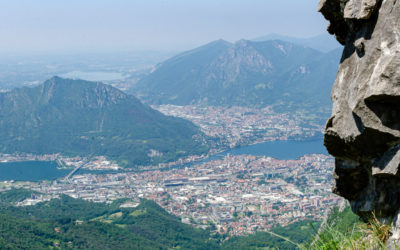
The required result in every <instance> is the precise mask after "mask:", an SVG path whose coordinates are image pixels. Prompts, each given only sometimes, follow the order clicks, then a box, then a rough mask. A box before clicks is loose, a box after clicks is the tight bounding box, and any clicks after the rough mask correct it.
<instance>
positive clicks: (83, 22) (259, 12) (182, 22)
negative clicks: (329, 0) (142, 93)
mask: <svg viewBox="0 0 400 250" xmlns="http://www.w3.org/2000/svg"><path fill="white" fill-rule="evenodd" d="M0 2H1V8H0V37H1V39H0V52H15V51H60V50H62V51H71V50H73V51H86V50H88V51H91V50H109V51H114V50H115V51H118V50H182V49H188V48H192V47H195V46H198V45H201V44H204V43H207V42H210V41H212V40H216V39H220V38H222V39H225V40H228V41H236V40H239V39H241V38H246V39H251V38H255V37H259V36H263V35H266V34H269V33H279V34H283V35H291V36H297V37H309V36H314V35H318V34H321V33H324V32H325V30H326V26H327V23H326V21H325V20H324V19H323V18H322V16H321V15H320V14H319V13H317V11H316V9H317V5H318V0H0Z"/></svg>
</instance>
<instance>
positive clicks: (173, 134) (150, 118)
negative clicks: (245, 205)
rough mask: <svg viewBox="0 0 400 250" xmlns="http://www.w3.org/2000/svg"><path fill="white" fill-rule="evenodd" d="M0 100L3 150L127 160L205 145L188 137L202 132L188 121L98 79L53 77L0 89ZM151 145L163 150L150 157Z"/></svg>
mask: <svg viewBox="0 0 400 250" xmlns="http://www.w3.org/2000/svg"><path fill="white" fill-rule="evenodd" d="M0 104H1V105H0V109H1V112H0V149H1V150H0V152H4V153H14V152H26V153H34V154H49V153H62V154H66V155H85V156H87V155H105V156H107V157H109V158H111V159H115V160H117V161H119V162H120V163H122V164H123V165H127V164H147V163H150V162H152V163H157V162H162V161H168V160H175V159H177V158H178V157H182V156H186V155H188V154H191V153H193V154H197V153H199V154H201V153H204V152H205V150H206V149H207V146H205V145H203V144H202V143H201V142H198V141H195V140H194V139H193V137H194V136H196V135H197V136H198V135H200V137H202V135H201V132H200V131H199V130H198V128H197V127H195V126H194V125H193V124H192V123H190V122H188V121H184V120H182V119H178V118H172V117H167V116H164V115H162V114H161V113H159V112H158V111H155V110H153V109H151V108H150V107H149V106H146V105H143V104H142V103H141V102H140V101H139V100H137V99H136V98H135V97H134V96H131V95H127V94H125V93H123V92H122V91H120V90H118V89H116V88H114V87H112V86H109V85H106V84H103V83H100V82H89V81H84V80H71V79H64V78H60V77H53V78H51V79H49V80H47V81H46V82H44V83H43V84H41V85H39V86H36V87H33V88H27V87H25V88H20V89H15V90H13V91H11V92H7V93H0ZM196 138H197V137H196ZM151 150H156V151H158V152H160V155H162V156H160V157H158V158H154V159H153V158H151V157H150V156H148V154H149V152H151ZM177 152H181V153H177ZM178 154H179V156H178Z"/></svg>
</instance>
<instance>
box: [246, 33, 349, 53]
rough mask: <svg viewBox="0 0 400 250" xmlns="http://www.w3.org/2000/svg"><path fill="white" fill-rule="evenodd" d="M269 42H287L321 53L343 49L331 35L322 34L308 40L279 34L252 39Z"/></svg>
mask: <svg viewBox="0 0 400 250" xmlns="http://www.w3.org/2000/svg"><path fill="white" fill-rule="evenodd" d="M269 40H281V41H285V42H290V43H294V44H297V45H302V46H306V47H309V48H313V49H316V50H319V51H321V52H329V51H331V50H334V49H337V48H341V47H342V45H341V44H340V43H339V42H338V41H337V40H336V39H335V38H334V37H333V36H331V35H329V34H321V35H318V36H313V37H308V38H298V37H291V36H283V35H279V34H274V33H273V34H269V35H266V36H262V37H257V38H255V39H252V41H255V42H262V41H269Z"/></svg>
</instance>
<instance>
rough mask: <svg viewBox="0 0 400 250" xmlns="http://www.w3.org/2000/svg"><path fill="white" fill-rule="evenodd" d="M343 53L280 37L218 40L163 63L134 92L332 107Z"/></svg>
mask: <svg viewBox="0 0 400 250" xmlns="http://www.w3.org/2000/svg"><path fill="white" fill-rule="evenodd" d="M340 54H341V51H340V49H337V50H333V51H331V52H329V53H322V52H320V51H317V50H315V49H311V48H309V47H305V46H299V45H295V44H293V43H289V42H283V41H279V40H272V41H263V42H254V41H247V40H240V41H238V42H236V43H235V44H231V43H228V42H226V41H223V40H218V41H215V42H212V43H209V44H207V45H204V46H202V47H200V48H197V49H194V50H191V51H188V52H184V53H182V54H180V55H177V56H175V57H173V58H171V59H169V60H167V61H165V62H163V63H161V64H159V65H158V66H157V68H156V69H155V70H154V72H152V73H151V74H149V75H147V76H146V77H144V78H143V79H141V80H140V81H139V82H138V83H137V84H136V85H135V86H134V87H132V89H131V90H130V91H131V93H134V94H135V95H137V96H139V97H140V98H141V99H143V100H144V101H145V102H148V103H152V104H176V105H187V104H195V103H198V104H208V105H228V106H229V105H240V106H255V107H264V106H266V105H274V106H275V107H276V108H280V109H285V110H293V109H299V108H300V109H302V108H307V107H326V108H327V107H329V106H330V98H329V96H330V89H331V86H332V84H333V82H334V80H335V78H336V72H337V64H338V61H339V59H340ZM327 109H329V108H327Z"/></svg>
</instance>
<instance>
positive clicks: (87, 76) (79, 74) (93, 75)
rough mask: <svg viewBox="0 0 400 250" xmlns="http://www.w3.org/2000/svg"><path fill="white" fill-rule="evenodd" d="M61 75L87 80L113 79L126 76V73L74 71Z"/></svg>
mask: <svg viewBox="0 0 400 250" xmlns="http://www.w3.org/2000/svg"><path fill="white" fill-rule="evenodd" d="M60 77H64V78H71V79H82V80H87V81H112V80H120V79H124V78H126V76H125V75H123V74H122V73H119V72H102V71H90V72H84V71H72V72H68V73H66V74H62V75H60Z"/></svg>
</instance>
